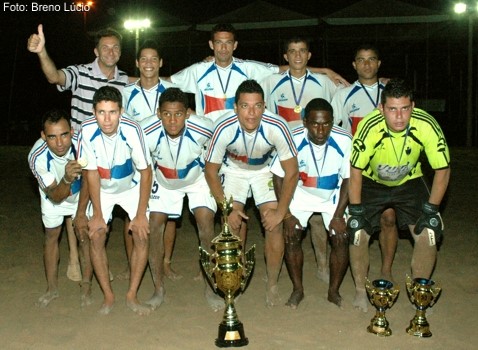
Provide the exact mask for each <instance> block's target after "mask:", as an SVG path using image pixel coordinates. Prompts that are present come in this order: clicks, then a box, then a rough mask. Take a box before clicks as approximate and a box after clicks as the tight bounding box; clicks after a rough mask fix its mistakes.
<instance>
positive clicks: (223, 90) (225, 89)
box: [216, 65, 232, 99]
mask: <svg viewBox="0 0 478 350" xmlns="http://www.w3.org/2000/svg"><path fill="white" fill-rule="evenodd" d="M216 73H217V77H218V79H219V83H220V84H221V90H222V93H223V94H224V99H226V98H227V95H226V92H227V88H228V86H229V81H230V80H231V73H232V66H231V68H230V69H229V75H228V76H227V81H226V87H225V88H224V84H223V83H222V79H221V74H219V69H218V68H217V65H216Z"/></svg>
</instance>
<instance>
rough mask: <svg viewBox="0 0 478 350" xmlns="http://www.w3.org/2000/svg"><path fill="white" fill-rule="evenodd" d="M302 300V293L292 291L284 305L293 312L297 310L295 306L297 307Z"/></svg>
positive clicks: (301, 291) (300, 291)
mask: <svg viewBox="0 0 478 350" xmlns="http://www.w3.org/2000/svg"><path fill="white" fill-rule="evenodd" d="M302 299H304V291H303V290H294V291H293V292H292V294H291V295H290V297H289V300H287V303H285V305H286V306H288V307H290V308H291V309H293V310H295V309H297V306H299V303H300V302H301V301H302Z"/></svg>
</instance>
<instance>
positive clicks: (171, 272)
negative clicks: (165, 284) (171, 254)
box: [164, 262, 183, 281]
mask: <svg viewBox="0 0 478 350" xmlns="http://www.w3.org/2000/svg"><path fill="white" fill-rule="evenodd" d="M164 274H165V275H166V277H167V278H169V279H170V280H171V281H177V280H180V279H181V278H183V276H182V275H180V274H178V273H176V272H175V271H174V270H173V269H172V267H171V263H169V264H167V263H166V262H165V263H164Z"/></svg>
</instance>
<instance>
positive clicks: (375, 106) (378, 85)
mask: <svg viewBox="0 0 478 350" xmlns="http://www.w3.org/2000/svg"><path fill="white" fill-rule="evenodd" d="M360 85H361V86H362V89H363V90H364V91H365V93H366V94H367V96H368V99H369V100H370V102H372V104H373V107H374V108H377V106H378V99H379V97H380V83H379V82H378V81H377V98H376V99H375V102H373V99H372V96H370V94H369V93H368V91H367V89H366V88H365V86H364V85H363V84H362V83H360Z"/></svg>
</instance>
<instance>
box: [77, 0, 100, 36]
mask: <svg viewBox="0 0 478 350" xmlns="http://www.w3.org/2000/svg"><path fill="white" fill-rule="evenodd" d="M94 4H95V3H94V2H93V1H77V2H76V4H75V5H76V10H77V11H83V30H84V31H85V32H86V14H87V13H88V12H90V10H91V8H92V7H93V5H94Z"/></svg>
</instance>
